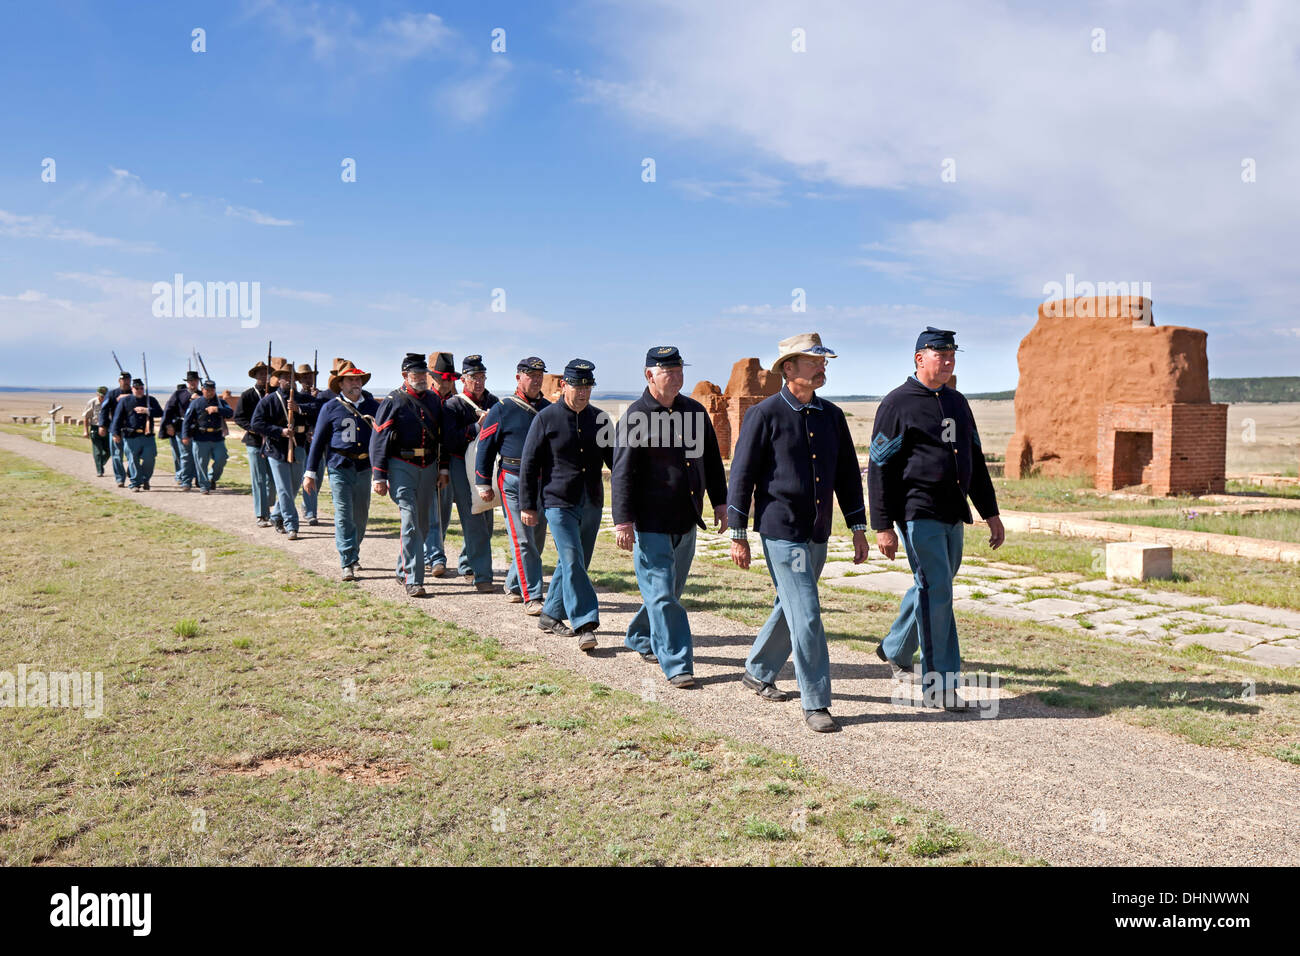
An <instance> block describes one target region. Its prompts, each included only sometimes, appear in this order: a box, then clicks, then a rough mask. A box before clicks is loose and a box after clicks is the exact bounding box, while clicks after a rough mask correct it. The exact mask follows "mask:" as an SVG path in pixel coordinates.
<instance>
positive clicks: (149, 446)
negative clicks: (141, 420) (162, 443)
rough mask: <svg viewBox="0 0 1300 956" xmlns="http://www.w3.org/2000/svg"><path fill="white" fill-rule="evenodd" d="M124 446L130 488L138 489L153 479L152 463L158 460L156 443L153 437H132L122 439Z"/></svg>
mask: <svg viewBox="0 0 1300 956" xmlns="http://www.w3.org/2000/svg"><path fill="white" fill-rule="evenodd" d="M122 442H123V444H125V445H126V467H127V473H128V474H129V475H130V476H131V487H132V488H138V487H140V486H141V485H143V484H146V483H147V482H148V481H149V479H150V478H152V477H153V466H154V462H155V461H156V460H157V458H158V442H157V441H156V440H155V438H154V436H153V435H132V436H131V437H130V438H124V439H122Z"/></svg>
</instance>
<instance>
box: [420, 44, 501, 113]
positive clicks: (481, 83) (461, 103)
mask: <svg viewBox="0 0 1300 956" xmlns="http://www.w3.org/2000/svg"><path fill="white" fill-rule="evenodd" d="M476 69H477V72H475V73H473V74H472V75H470V76H467V77H464V78H462V79H458V80H453V81H450V82H448V83H446V84H444V85H443V86H442V87H441V88H439V90H438V91H437V93H436V94H435V103H436V105H437V106H438V108H439V109H441V110H442V111H443V112H445V113H447V114H449V115H450V116H451V117H452V118H453V119H456V120H459V121H460V122H462V123H473V122H477V121H478V120H480V119H482V118H483V117H484V116H486V115H487V114H488V113H489V112H491V111H492V109H493V108H494V107H495V106H496V105H497V104H498V103H500V102H501V100H502V99H503V98H504V97H505V95H506V93H507V92H508V88H507V83H506V79H507V77H508V76H509V75H510V70H511V66H510V62H509V61H508V60H507V59H506V58H505V57H504V56H499V55H498V56H491V57H490V58H489V59H488V61H487V64H486V65H485V66H480V67H477V68H476Z"/></svg>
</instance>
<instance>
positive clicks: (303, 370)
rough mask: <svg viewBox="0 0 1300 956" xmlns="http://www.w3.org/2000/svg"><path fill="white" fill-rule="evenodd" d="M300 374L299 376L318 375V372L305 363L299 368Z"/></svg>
mask: <svg viewBox="0 0 1300 956" xmlns="http://www.w3.org/2000/svg"><path fill="white" fill-rule="evenodd" d="M298 374H299V375H315V374H316V370H315V369H314V368H312V367H311V366H310V365H308V364H307V363H306V362H303V363H302V364H301V365H299V366H298Z"/></svg>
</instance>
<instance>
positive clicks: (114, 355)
mask: <svg viewBox="0 0 1300 956" xmlns="http://www.w3.org/2000/svg"><path fill="white" fill-rule="evenodd" d="M113 361H114V362H117V353H116V352H114V353H113ZM117 372H118V374H119V375H125V374H126V369H124V368H122V363H121V362H117Z"/></svg>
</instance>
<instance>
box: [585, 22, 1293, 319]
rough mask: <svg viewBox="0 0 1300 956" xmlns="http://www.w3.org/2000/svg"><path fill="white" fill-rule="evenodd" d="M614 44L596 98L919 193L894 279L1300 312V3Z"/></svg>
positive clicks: (695, 30) (684, 25)
mask: <svg viewBox="0 0 1300 956" xmlns="http://www.w3.org/2000/svg"><path fill="white" fill-rule="evenodd" d="M1096 25H1101V26H1104V27H1105V29H1106V31H1107V34H1106V42H1107V52H1104V53H1093V52H1092V51H1091V43H1092V37H1091V30H1092V28H1093V27H1094V26H1096ZM795 27H801V28H803V29H805V30H806V33H807V52H806V53H794V52H792V51H791V47H790V38H791V30H792V29H793V28H795ZM594 34H595V35H594V42H595V44H596V48H597V49H598V50H600V51H602V52H604V53H606V54H607V55H608V56H610V57H611V60H610V62H609V63H608V64H607V66H606V67H605V68H603V69H602V70H601V71H600V75H598V76H597V77H596V78H594V79H591V80H587V81H585V89H586V91H587V94H588V95H589V96H590V97H592V98H595V99H598V100H602V101H604V102H606V103H607V104H610V105H611V106H613V107H615V108H616V109H618V110H619V111H621V112H623V113H624V114H626V115H627V116H629V117H630V118H631V119H633V120H634V121H635V122H637V123H639V124H643V125H649V126H652V127H657V128H659V129H662V130H664V131H667V132H669V133H672V134H675V135H685V136H688V137H692V138H697V139H699V140H703V141H707V142H709V143H710V144H712V145H715V146H716V147H717V148H718V149H719V152H720V154H722V155H727V156H732V157H734V156H735V155H736V154H737V153H741V154H743V153H745V152H746V151H748V152H749V154H750V156H751V158H750V160H749V161H748V164H747V165H752V164H753V163H754V160H755V158H756V157H759V158H761V157H765V158H766V159H767V160H768V161H769V162H770V163H772V164H774V166H773V168H774V169H776V170H777V172H778V174H779V172H780V170H781V169H783V168H785V169H789V170H791V171H793V172H795V173H797V174H798V175H800V176H802V177H803V178H805V179H807V180H809V181H811V182H814V183H817V184H823V183H829V184H832V185H833V186H835V187H838V190H837V191H843V190H858V191H861V190H874V191H886V190H887V191H889V192H890V193H892V194H893V195H894V196H895V197H897V198H896V199H891V203H890V206H891V217H892V218H891V219H889V220H887V221H886V225H885V227H884V232H883V234H880V235H874V236H871V237H870V238H872V239H875V240H877V241H878V244H879V245H878V250H877V251H879V252H881V253H884V254H882V255H873V256H871V257H869V258H867V259H866V260H864V262H863V264H864V265H866V266H868V267H870V268H872V269H875V270H877V271H882V272H887V273H889V274H892V275H896V276H908V277H917V276H919V277H924V278H925V279H926V281H928V282H952V281H958V282H966V283H981V284H984V285H985V286H988V287H991V288H993V289H996V290H997V291H1001V292H1006V293H1009V294H1013V295H1017V296H1024V297H1026V298H1029V299H1031V300H1037V299H1039V298H1041V295H1042V286H1043V284H1044V283H1046V282H1048V281H1052V280H1056V281H1062V280H1063V279H1064V277H1065V274H1066V273H1067V272H1074V273H1075V274H1076V275H1081V276H1082V275H1086V276H1087V277H1088V278H1091V279H1101V278H1105V279H1111V280H1115V281H1118V280H1130V281H1132V280H1139V281H1150V282H1151V283H1152V285H1153V294H1154V297H1155V299H1156V304H1157V311H1159V309H1160V306H1161V304H1162V303H1164V304H1175V305H1180V306H1191V305H1201V304H1205V303H1211V304H1223V303H1231V304H1232V305H1233V307H1234V309H1236V311H1237V312H1240V311H1242V309H1243V305H1244V307H1245V309H1246V310H1247V311H1251V312H1254V313H1257V314H1265V313H1267V312H1270V311H1274V310H1276V309H1277V308H1281V307H1283V306H1285V307H1288V308H1289V307H1290V305H1291V303H1293V302H1294V301H1295V300H1296V299H1297V298H1300V295H1298V293H1300V287H1298V284H1297V279H1296V275H1295V269H1294V249H1295V247H1296V244H1297V243H1296V223H1297V222H1300V179H1298V178H1297V177H1294V176H1291V175H1290V174H1289V172H1288V171H1287V169H1288V164H1289V162H1290V159H1289V157H1292V156H1295V155H1296V154H1297V152H1300V119H1298V117H1297V114H1296V111H1295V109H1294V103H1295V102H1296V100H1297V99H1300V6H1298V5H1295V4H1286V3H1274V2H1267V0H1257V2H1253V3H1248V4H1245V5H1244V6H1235V5H1234V6H1231V7H1226V6H1220V5H1217V4H1213V3H1209V2H1200V3H1181V2H1179V3H1175V2H1173V0H1166V2H1161V3H1150V4H1142V5H1132V6H1118V5H1115V4H1110V3H1100V2H1099V3H1094V4H1091V5H1087V6H1084V7H1083V8H1081V9H1073V8H1071V9H1069V10H1066V9H1065V8H1060V9H1059V10H1054V9H1050V8H1046V9H1045V8H1027V7H1025V6H1023V5H1014V4H1013V5H1007V4H1002V3H995V2H992V0H983V2H980V0H939V2H936V3H927V4H911V5H906V4H891V5H883V6H877V5H871V6H870V7H868V6H867V5H863V4H861V3H858V2H856V0H825V2H822V3H819V4H817V5H815V6H807V7H800V8H798V9H796V10H792V9H791V7H790V5H789V4H786V3H780V2H776V0H752V2H745V3H743V4H740V3H712V4H700V3H695V2H693V0H658V2H652V3H648V4H645V5H642V6H638V7H624V6H617V7H614V6H612V5H609V4H606V5H605V15H604V16H602V17H598V18H597V20H596V28H595V31H594ZM615 38H617V42H614V40H615ZM1248 157H1249V158H1253V159H1254V160H1255V161H1256V162H1257V164H1258V181H1257V182H1255V183H1250V184H1247V183H1243V182H1242V179H1241V163H1242V161H1243V159H1244V158H1248ZM948 158H952V159H954V160H955V162H956V172H957V179H956V181H955V182H951V183H946V182H942V181H941V178H940V173H941V164H942V163H943V161H944V160H945V159H948ZM816 191H818V192H821V191H822V189H821V186H820V185H819V186H818V188H817V190H816ZM898 207H902V211H898ZM864 238H866V237H864Z"/></svg>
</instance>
